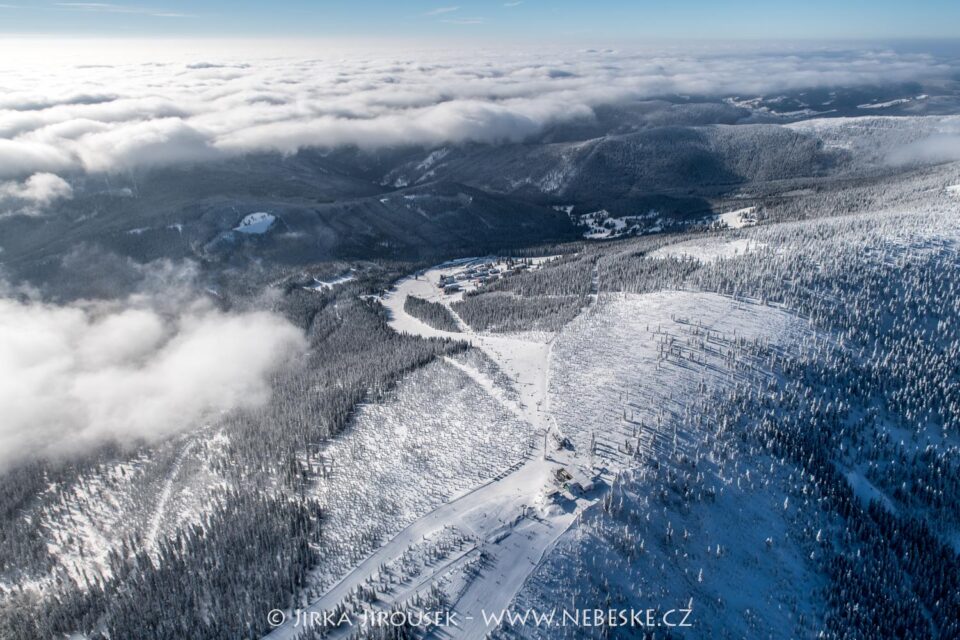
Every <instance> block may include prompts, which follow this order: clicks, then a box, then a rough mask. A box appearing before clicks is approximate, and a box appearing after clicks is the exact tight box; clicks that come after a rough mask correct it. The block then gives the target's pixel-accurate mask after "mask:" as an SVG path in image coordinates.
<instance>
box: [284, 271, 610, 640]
mask: <svg viewBox="0 0 960 640" xmlns="http://www.w3.org/2000/svg"><path fill="white" fill-rule="evenodd" d="M439 273H440V270H439V269H433V270H431V271H428V272H427V273H426V274H421V275H420V276H419V277H409V278H406V279H403V280H401V281H400V282H398V283H397V284H396V287H395V289H394V290H393V291H391V292H390V293H389V294H388V295H386V296H385V297H384V299H383V304H384V305H385V306H386V307H387V309H388V310H389V312H390V315H391V320H390V326H391V327H392V328H393V329H395V330H396V331H398V332H406V333H410V334H414V335H419V336H423V337H448V338H455V339H460V340H465V341H468V342H470V343H471V344H472V345H473V346H474V347H476V348H478V349H480V350H482V351H483V352H484V353H486V354H487V355H488V356H489V357H490V358H491V359H492V360H493V361H494V362H496V364H497V365H498V366H499V367H500V369H501V370H502V372H503V373H504V374H506V376H507V377H509V378H510V380H511V382H512V383H513V385H514V386H515V388H516V390H517V392H518V394H519V398H518V400H513V399H511V398H509V397H508V396H507V394H506V393H504V391H503V390H502V389H501V388H500V387H499V386H497V385H496V384H495V383H494V382H493V380H491V379H490V378H489V377H488V376H486V375H485V374H483V373H481V372H480V371H478V370H476V369H474V368H472V367H470V366H467V365H463V364H460V363H457V362H455V361H451V364H453V365H454V366H457V367H458V368H459V369H461V370H462V371H464V373H466V374H467V375H469V376H470V377H471V378H473V379H474V380H475V381H476V382H477V383H478V384H480V386H481V387H482V388H484V389H485V390H486V391H487V392H488V393H489V394H490V395H491V396H492V397H493V398H494V399H495V400H497V401H498V402H500V403H501V404H502V405H503V406H505V407H506V408H507V409H509V410H510V411H511V412H513V413H514V414H516V415H517V416H518V417H520V418H521V419H523V420H526V421H528V422H529V423H530V424H532V425H533V426H534V428H535V430H536V431H537V432H538V433H541V434H546V433H547V432H548V431H549V430H550V428H551V424H552V420H551V417H550V414H549V400H548V397H549V396H548V393H547V391H548V385H549V378H550V354H551V349H552V341H550V342H544V341H542V339H539V340H538V339H529V340H527V339H524V338H523V337H515V336H509V337H506V336H491V335H483V334H477V333H474V332H472V331H471V330H470V329H469V328H468V327H466V326H465V325H463V324H462V321H460V320H459V319H458V324H461V326H462V328H463V330H462V331H457V332H448V331H441V330H438V329H434V328H433V327H430V326H428V325H426V324H425V323H423V322H421V321H420V320H418V319H417V318H414V317H412V316H410V315H409V314H408V313H406V311H405V310H404V302H405V301H406V299H407V297H408V296H410V295H415V296H417V297H421V298H425V299H427V300H432V301H437V302H441V303H443V304H445V305H447V306H448V307H449V303H450V302H451V301H452V300H455V299H456V298H455V297H453V296H444V295H443V294H442V293H441V292H440V290H439V289H438V288H437V286H436V282H437V280H438V279H439ZM574 458H575V454H574V453H572V452H551V453H550V457H549V458H548V459H544V456H543V455H542V453H541V452H540V451H536V452H534V453H533V454H532V455H530V456H528V457H527V458H526V459H525V460H522V461H519V462H516V463H515V464H513V465H512V466H509V467H507V468H505V469H504V471H503V472H502V473H501V474H499V475H498V476H497V477H496V478H494V479H492V480H490V481H488V482H487V483H486V484H484V485H481V486H480V487H477V488H475V489H473V490H472V491H470V492H468V493H467V494H465V495H462V496H460V497H459V498H457V499H455V500H453V501H451V502H448V503H446V504H444V505H442V506H440V507H438V508H437V509H434V510H433V511H431V512H430V513H427V514H426V515H424V516H423V517H421V518H420V519H418V520H416V521H414V522H413V523H412V524H410V525H409V526H408V527H407V528H405V529H403V530H402V531H401V532H400V533H399V534H397V535H396V536H395V537H393V538H392V539H391V540H389V541H388V542H387V543H385V544H384V545H383V546H381V547H380V548H379V549H378V550H377V551H376V552H374V553H373V554H371V555H370V556H369V557H367V558H366V559H365V560H364V561H363V562H361V563H360V564H359V565H357V566H356V567H355V568H354V569H353V570H352V571H351V572H350V573H349V574H347V575H346V576H345V577H344V578H343V579H342V580H340V582H338V583H337V584H335V585H334V586H333V587H332V588H330V589H329V590H328V591H327V592H326V593H325V594H324V595H323V596H322V597H320V598H319V599H317V600H315V601H314V602H312V603H311V604H310V606H309V607H308V608H307V611H308V612H316V613H319V612H322V611H329V610H331V609H333V608H334V607H336V606H337V605H338V604H340V603H341V602H343V601H344V600H345V599H346V598H348V597H349V596H350V595H351V593H353V592H354V591H355V590H356V589H357V587H358V586H362V585H364V584H367V585H369V584H372V583H373V582H374V581H375V579H376V578H377V576H378V575H379V572H380V571H381V569H382V567H383V566H384V565H386V564H388V563H390V562H392V561H395V560H397V559H398V558H400V557H401V556H403V554H404V553H405V552H407V551H408V550H409V549H411V548H412V547H413V545H415V544H417V543H418V542H420V541H422V540H424V539H426V538H427V537H428V536H429V535H430V534H432V533H434V532H437V531H438V530H441V529H443V528H444V527H455V528H456V529H457V530H459V531H461V532H463V533H465V534H468V535H470V536H472V537H473V538H474V539H475V540H477V546H476V548H471V549H467V550H465V551H463V552H462V553H460V554H458V555H457V556H455V557H454V558H451V559H449V560H448V561H447V562H442V563H437V565H436V566H433V567H429V568H426V569H425V571H424V572H423V573H421V574H420V575H418V576H417V577H416V579H415V581H414V582H413V583H412V584H408V585H405V586H404V587H403V588H401V589H399V590H396V591H391V592H388V593H378V598H379V600H378V602H376V603H375V606H376V607H377V608H379V609H388V608H389V607H390V606H392V605H394V604H398V605H402V604H403V603H404V602H405V601H406V599H407V598H409V597H411V596H413V595H415V594H417V593H424V592H425V591H426V590H427V589H429V587H430V586H431V584H433V583H435V582H436V581H438V580H441V579H447V580H448V581H449V580H451V579H454V578H451V575H452V574H453V573H455V572H457V571H458V570H459V569H461V568H462V565H463V564H464V562H465V560H466V559H468V558H470V557H474V556H477V555H479V551H482V552H483V556H484V565H483V568H482V570H481V571H479V572H476V573H472V574H470V577H469V579H466V581H465V583H464V584H463V585H462V589H461V590H460V591H459V594H458V596H457V597H456V598H455V601H454V603H453V607H452V609H453V612H454V615H455V618H456V620H457V622H458V626H455V627H445V628H444V629H443V635H445V636H449V637H454V638H482V637H483V636H485V635H486V633H487V632H488V631H490V629H489V628H488V627H487V626H486V624H485V622H484V619H483V615H482V613H483V612H488V613H495V612H498V611H499V610H501V609H503V608H506V607H508V606H509V605H510V603H511V602H512V601H513V599H514V597H515V596H516V594H517V593H518V592H519V590H520V588H521V587H522V586H523V584H524V582H525V581H526V579H527V577H528V576H529V575H530V574H531V573H532V572H533V570H534V569H535V568H536V567H537V565H538V564H539V563H540V562H541V561H542V560H543V558H544V557H545V556H546V555H547V553H549V550H550V549H551V548H552V547H553V546H554V544H555V543H556V541H557V540H558V539H559V537H560V536H561V535H562V534H563V532H564V531H566V530H567V529H568V528H569V526H570V525H571V524H572V523H573V522H574V520H575V519H576V515H577V513H579V512H580V511H581V510H582V509H583V508H584V507H585V506H586V505H587V504H590V503H592V501H593V500H592V499H587V498H581V499H578V500H568V501H566V503H564V504H563V505H559V504H549V505H546V506H544V505H542V504H541V506H540V508H534V507H535V505H538V504H540V503H541V501H542V495H543V488H544V487H545V486H547V485H548V484H549V482H550V479H551V476H552V474H553V471H554V470H555V469H556V468H557V467H558V464H563V465H569V464H576V461H575V459H574ZM595 497H596V496H593V499H595ZM459 578H460V579H461V580H462V579H463V576H462V575H461V576H459ZM294 618H295V617H294V616H292V615H291V616H288V618H287V622H286V623H285V624H284V625H282V626H280V627H278V628H277V629H275V630H274V631H273V633H271V634H270V635H269V636H268V637H269V638H271V639H273V640H284V639H294V638H297V637H298V634H300V633H301V632H302V631H303V629H302V628H298V627H297V626H295V625H294V624H293V619H294ZM302 618H303V617H302V616H301V619H302Z"/></svg>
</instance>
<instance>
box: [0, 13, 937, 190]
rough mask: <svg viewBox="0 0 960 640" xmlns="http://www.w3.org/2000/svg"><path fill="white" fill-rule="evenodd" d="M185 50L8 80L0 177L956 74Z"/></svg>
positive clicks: (791, 65) (508, 134) (501, 126)
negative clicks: (172, 57) (665, 101)
mask: <svg viewBox="0 0 960 640" xmlns="http://www.w3.org/2000/svg"><path fill="white" fill-rule="evenodd" d="M441 8H442V9H452V8H453V7H441ZM447 13H449V12H447ZM438 15H442V14H438ZM448 19H451V20H453V18H448ZM463 20H467V21H470V20H472V19H471V18H463ZM183 51H184V54H183V56H184V57H183V59H181V60H179V61H177V62H175V63H166V62H165V63H149V64H144V63H143V62H142V61H136V62H133V61H129V60H127V59H117V57H116V56H113V57H108V58H104V59H102V60H101V61H102V62H108V63H109V65H108V66H102V65H101V66H90V65H83V66H72V65H71V66H65V65H64V66H56V65H54V66H50V65H49V64H47V66H44V67H42V68H39V69H35V68H31V67H28V66H25V65H24V66H21V67H18V68H10V69H7V70H6V71H2V72H0V87H7V88H12V89H13V90H12V91H8V92H4V93H3V95H2V97H0V180H24V179H26V178H28V177H29V176H31V175H33V174H35V173H42V172H46V173H57V174H60V175H64V172H70V171H87V172H110V171H124V170H126V169H129V168H131V167H141V166H153V165H163V164H179V163H191V162H200V161H206V160H214V159H217V158H223V157H229V156H230V155H234V154H241V153H248V152H257V151H264V150H281V151H285V152H292V151H295V150H297V149H299V148H301V147H306V146H315V147H334V146H337V145H347V144H354V145H359V146H362V147H368V148H370V147H383V146H388V145H398V144H426V145H434V144H443V143H448V142H449V143H457V142H467V141H479V142H497V141H501V140H519V139H523V138H524V137H526V136H530V135H535V134H536V133H538V132H539V131H542V130H543V129H544V127H547V126H550V125H551V124H553V123H556V122H560V121H564V120H569V119H572V118H582V117H589V116H590V115H591V114H592V113H593V110H594V108H595V107H597V106H600V105H606V104H618V103H624V102H628V101H633V100H639V99H644V98H650V97H655V96H661V95H665V94H684V95H690V94H695V95H717V94H740V95H757V94H769V93H771V92H776V91H783V90H787V89H794V88H800V87H809V86H827V85H829V86H837V85H854V84H861V83H867V84H878V83H887V82H898V81H915V80H924V79H929V78H938V77H943V76H947V75H949V72H950V69H949V68H948V67H947V66H945V65H942V64H940V63H938V62H937V61H936V60H934V59H933V58H931V57H929V56H926V55H920V54H895V53H891V52H883V51H826V50H824V51H816V52H803V51H788V52H786V53H781V52H777V53H767V52H763V51H759V52H758V51H748V50H743V49H727V50H724V51H707V50H692V49H684V50H680V49H676V48H675V49H664V50H660V51H639V52H634V53H630V52H611V51H603V52H583V51H574V52H571V51H563V50H541V51H537V52H530V51H527V52H522V51H521V52H517V51H511V52H506V53H498V52H492V51H470V52H467V53H450V52H439V51H425V52H417V53H406V54H404V53H400V54H398V53H396V52H392V53H383V52H379V53H377V52H367V53H365V54H364V53H359V52H350V53H343V52H340V53H334V54H331V53H329V52H326V53H325V54H324V56H323V57H320V58H311V59H307V58H304V59H291V58H263V59H235V58H231V59H218V58H216V57H215V56H211V54H210V52H209V51H206V52H204V53H203V54H202V56H201V54H199V53H196V54H194V55H192V56H187V54H186V53H185V52H187V51H189V49H188V48H186V47H184V48H183ZM324 51H326V50H324ZM151 55H158V54H156V53H155V52H151ZM178 55H179V54H178ZM156 59H157V58H155V59H154V60H156Z"/></svg>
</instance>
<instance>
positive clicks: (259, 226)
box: [233, 211, 277, 235]
mask: <svg viewBox="0 0 960 640" xmlns="http://www.w3.org/2000/svg"><path fill="white" fill-rule="evenodd" d="M276 221H277V217H276V216H275V215H273V214H271V213H267V212H265V211H258V212H256V213H250V214H247V215H245V216H244V217H243V220H241V221H240V224H238V225H237V226H235V227H234V228H233V230H234V231H238V232H240V233H248V234H253V235H260V234H263V233H266V232H267V231H269V230H270V227H272V226H273V223H274V222H276Z"/></svg>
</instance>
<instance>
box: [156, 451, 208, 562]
mask: <svg viewBox="0 0 960 640" xmlns="http://www.w3.org/2000/svg"><path fill="white" fill-rule="evenodd" d="M194 444H196V443H195V441H190V442H188V443H187V444H186V446H184V447H183V449H181V450H180V453H178V454H177V457H176V458H175V459H174V461H173V465H172V466H171V467H170V473H168V474H167V478H166V480H164V481H163V489H161V491H160V497H159V499H158V500H157V508H156V509H155V510H154V512H153V517H151V518H150V526H149V527H147V533H146V536H145V537H144V547H145V548H146V549H149V550H151V551H152V550H154V549H155V547H156V544H157V536H158V535H159V534H160V525H161V524H162V523H163V515H164V513H165V512H166V509H167V503H168V502H170V496H171V495H173V483H174V481H175V480H176V479H177V476H178V475H179V474H180V467H182V466H183V461H184V460H186V459H187V456H188V455H189V454H190V451H192V450H193V445H194Z"/></svg>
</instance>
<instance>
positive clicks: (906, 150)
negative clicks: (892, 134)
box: [888, 133, 960, 165]
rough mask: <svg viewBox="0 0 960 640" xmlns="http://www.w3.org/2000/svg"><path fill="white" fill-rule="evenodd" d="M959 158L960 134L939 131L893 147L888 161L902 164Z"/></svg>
mask: <svg viewBox="0 0 960 640" xmlns="http://www.w3.org/2000/svg"><path fill="white" fill-rule="evenodd" d="M957 160H960V135H957V134H949V133H941V134H935V135H931V136H929V137H926V138H923V139H921V140H917V141H914V142H911V143H908V144H905V145H903V146H901V147H899V148H896V149H894V150H893V151H892V152H891V153H890V155H889V157H888V161H889V162H890V163H891V164H896V165H904V164H915V163H923V164H926V163H941V162H955V161H957Z"/></svg>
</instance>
